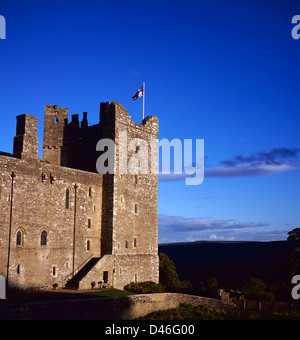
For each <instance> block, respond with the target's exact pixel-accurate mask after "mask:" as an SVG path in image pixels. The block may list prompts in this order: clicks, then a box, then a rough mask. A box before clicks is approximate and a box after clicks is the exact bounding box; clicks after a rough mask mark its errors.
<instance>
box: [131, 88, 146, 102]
mask: <svg viewBox="0 0 300 340" xmlns="http://www.w3.org/2000/svg"><path fill="white" fill-rule="evenodd" d="M143 95H144V85H143V86H142V87H141V88H140V89H138V90H137V93H136V94H135V95H134V96H133V97H132V99H133V101H135V100H137V99H139V98H140V97H142V96H143Z"/></svg>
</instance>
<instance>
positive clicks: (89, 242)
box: [86, 240, 91, 250]
mask: <svg viewBox="0 0 300 340" xmlns="http://www.w3.org/2000/svg"><path fill="white" fill-rule="evenodd" d="M86 250H91V241H90V240H87V241H86Z"/></svg>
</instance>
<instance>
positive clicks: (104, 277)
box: [103, 271, 108, 283]
mask: <svg viewBox="0 0 300 340" xmlns="http://www.w3.org/2000/svg"><path fill="white" fill-rule="evenodd" d="M103 282H104V283H108V272H106V271H105V272H103Z"/></svg>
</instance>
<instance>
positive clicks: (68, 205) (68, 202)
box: [66, 189, 70, 209]
mask: <svg viewBox="0 0 300 340" xmlns="http://www.w3.org/2000/svg"><path fill="white" fill-rule="evenodd" d="M66 209H70V190H69V189H67V191H66Z"/></svg>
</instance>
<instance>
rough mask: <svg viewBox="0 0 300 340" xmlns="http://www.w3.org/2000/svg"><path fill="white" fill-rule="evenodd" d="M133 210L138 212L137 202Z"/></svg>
mask: <svg viewBox="0 0 300 340" xmlns="http://www.w3.org/2000/svg"><path fill="white" fill-rule="evenodd" d="M134 212H135V213H136V214H137V213H138V204H135V205H134Z"/></svg>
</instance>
